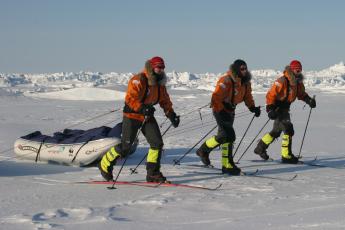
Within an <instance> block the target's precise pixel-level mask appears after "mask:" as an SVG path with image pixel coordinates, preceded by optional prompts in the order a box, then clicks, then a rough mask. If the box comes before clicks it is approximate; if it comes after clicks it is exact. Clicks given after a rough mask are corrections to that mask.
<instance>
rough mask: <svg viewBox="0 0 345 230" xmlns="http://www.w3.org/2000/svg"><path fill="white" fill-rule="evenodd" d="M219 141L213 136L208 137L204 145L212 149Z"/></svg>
mask: <svg viewBox="0 0 345 230" xmlns="http://www.w3.org/2000/svg"><path fill="white" fill-rule="evenodd" d="M219 144H220V143H219V142H218V141H217V140H216V137H215V136H213V137H211V138H210V139H208V140H207V141H206V146H207V147H208V148H210V149H214V148H215V147H217V146H218V145H219Z"/></svg>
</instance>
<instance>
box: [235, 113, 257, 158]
mask: <svg viewBox="0 0 345 230" xmlns="http://www.w3.org/2000/svg"><path fill="white" fill-rule="evenodd" d="M254 118H255V114H254V115H253V117H252V120H251V121H250V122H249V125H248V127H247V129H246V131H245V132H244V134H243V136H242V138H241V140H240V143H238V145H237V147H236V150H235V152H234V155H233V156H232V157H235V155H236V153H237V150H238V148H239V147H240V145H241V143H242V141H243V139H244V137H245V136H246V134H247V132H248V129H249V127H250V126H251V125H252V122H253V120H254Z"/></svg>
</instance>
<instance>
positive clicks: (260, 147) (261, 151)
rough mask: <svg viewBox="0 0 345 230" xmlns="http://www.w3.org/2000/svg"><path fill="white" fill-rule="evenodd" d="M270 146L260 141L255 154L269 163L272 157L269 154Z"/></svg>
mask: <svg viewBox="0 0 345 230" xmlns="http://www.w3.org/2000/svg"><path fill="white" fill-rule="evenodd" d="M267 148H268V145H266V144H265V143H264V142H263V141H262V140H260V141H259V143H258V145H257V146H256V148H255V149H254V153H255V154H258V155H259V156H260V157H261V158H262V159H263V160H265V161H267V160H268V159H269V158H270V156H269V155H268V154H267V151H266V150H267Z"/></svg>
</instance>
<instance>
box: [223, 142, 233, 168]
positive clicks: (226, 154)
mask: <svg viewBox="0 0 345 230" xmlns="http://www.w3.org/2000/svg"><path fill="white" fill-rule="evenodd" d="M221 148H222V167H224V168H233V166H232V164H231V163H230V162H229V159H232V144H231V143H229V142H228V143H224V144H222V145H221Z"/></svg>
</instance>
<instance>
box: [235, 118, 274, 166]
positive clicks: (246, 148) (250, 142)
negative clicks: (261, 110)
mask: <svg viewBox="0 0 345 230" xmlns="http://www.w3.org/2000/svg"><path fill="white" fill-rule="evenodd" d="M269 121H270V119H268V120H267V121H266V123H265V124H264V126H262V128H261V129H260V131H259V132H258V134H257V135H256V136H255V137H254V139H253V140H252V142H250V144H249V145H248V147H247V148H246V149H245V150H244V152H243V153H242V155H241V156H240V158H239V159H238V161H237V162H236V164H238V163H239V162H240V160H241V159H242V157H243V155H244V154H245V153H246V152H247V151H248V149H249V148H250V146H251V145H252V144H253V142H254V141H255V139H256V138H257V137H258V136H259V134H260V133H261V131H262V130H263V129H264V128H265V127H266V125H267V124H268V122H269Z"/></svg>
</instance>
